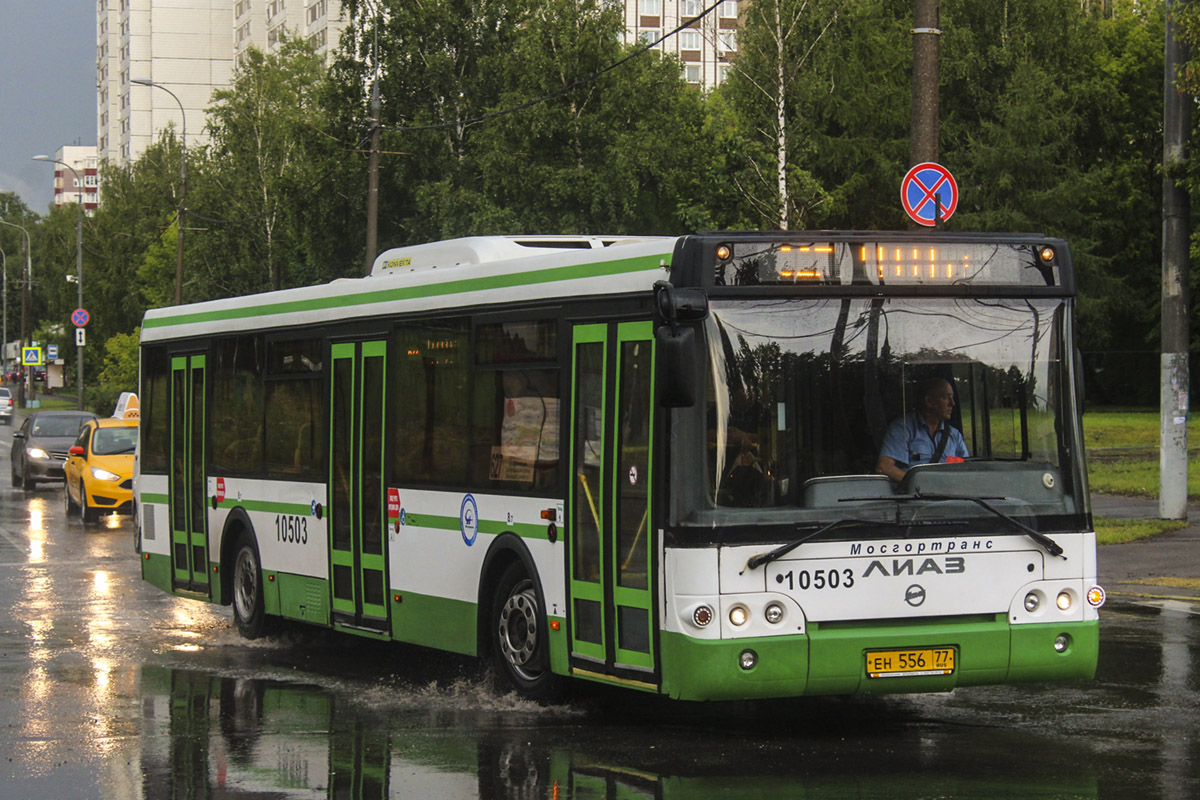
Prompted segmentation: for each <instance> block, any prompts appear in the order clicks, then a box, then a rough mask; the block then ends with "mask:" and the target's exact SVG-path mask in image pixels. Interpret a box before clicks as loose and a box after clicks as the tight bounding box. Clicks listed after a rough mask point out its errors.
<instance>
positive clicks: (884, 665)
mask: <svg viewBox="0 0 1200 800" xmlns="http://www.w3.org/2000/svg"><path fill="white" fill-rule="evenodd" d="M952 674H954V648H952V647H928V648H922V649H918V650H876V651H874V652H870V653H867V677H868V678H915V677H918V676H921V675H952Z"/></svg>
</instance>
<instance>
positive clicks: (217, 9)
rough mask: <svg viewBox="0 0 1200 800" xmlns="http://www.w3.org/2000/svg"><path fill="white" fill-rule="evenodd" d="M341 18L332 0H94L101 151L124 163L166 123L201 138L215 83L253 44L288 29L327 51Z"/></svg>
mask: <svg viewBox="0 0 1200 800" xmlns="http://www.w3.org/2000/svg"><path fill="white" fill-rule="evenodd" d="M342 16H343V15H342V7H341V3H340V2H339V0H96V87H97V89H96V151H97V154H98V156H99V157H100V158H105V159H108V160H109V161H111V162H112V163H114V164H122V165H125V164H129V163H130V162H132V161H135V160H137V158H138V156H140V155H141V154H142V152H143V151H144V150H145V149H146V147H148V146H149V145H150V144H151V143H152V142H153V141H154V140H155V138H156V137H157V136H159V135H160V134H161V133H162V131H164V130H166V129H167V128H168V127H170V126H173V127H174V130H175V131H176V132H177V133H179V134H181V135H182V134H186V136H185V139H186V143H187V145H188V146H189V147H191V146H193V145H198V144H203V143H204V142H205V141H206V137H205V134H204V125H205V114H206V112H207V110H208V108H209V105H210V104H211V101H212V93H213V90H215V89H220V88H224V87H227V86H229V84H230V81H231V79H232V77H233V72H234V68H235V66H236V65H237V63H238V60H239V58H240V57H242V56H243V54H244V53H245V52H246V51H247V50H248V49H249V48H250V47H256V48H258V49H259V50H262V51H265V52H270V51H271V50H273V49H275V48H276V47H277V46H278V45H279V42H280V41H281V39H282V37H283V36H284V34H285V33H286V34H287V35H290V36H303V37H304V38H305V39H307V40H308V41H309V42H311V43H312V44H313V45H314V47H316V49H317V51H318V52H325V51H327V50H329V49H330V48H332V47H336V45H337V41H338V37H339V35H340V33H341V30H342V27H343V25H344V22H343V19H342ZM139 80H140V81H150V82H152V83H153V85H145V84H139V83H138V82H137V81H139Z"/></svg>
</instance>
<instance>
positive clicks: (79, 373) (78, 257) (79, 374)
mask: <svg viewBox="0 0 1200 800" xmlns="http://www.w3.org/2000/svg"><path fill="white" fill-rule="evenodd" d="M33 160H34V161H48V162H50V163H53V164H62V165H63V166H64V167H66V168H67V169H69V170H71V174H72V175H74V176H75V185H76V186H77V187H78V188H79V192H78V194H77V195H76V196H75V201H76V204H77V205H78V206H79V216H78V217H77V218H76V219H75V291H76V294H77V297H78V300H79V305H78V306H76V307H77V308H83V194H84V192H83V181H81V180H80V179H79V173H78V172H76V171H75V168H74V167H72V166H71V165H70V164H68V163H67V162H65V161H59V160H58V159H57V158H51V157H50V156H34V157H33ZM75 383H76V389H75V391H76V398H75V403H76V407H77V408H78V409H79V410H80V411H83V342H82V341H80V339H79V338H78V334H77V335H76V339H75Z"/></svg>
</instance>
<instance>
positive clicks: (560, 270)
mask: <svg viewBox="0 0 1200 800" xmlns="http://www.w3.org/2000/svg"><path fill="white" fill-rule="evenodd" d="M662 258H663V256H661V255H657V256H649V257H640V258H626V259H617V260H613V261H603V262H599V263H590V264H578V265H574V266H569V267H553V268H550V269H544V270H538V271H536V272H517V273H512V274H508V275H492V276H490V277H485V278H472V279H470V280H457V281H447V282H445V283H434V284H427V285H424V286H411V287H397V288H391V289H382V290H380V291H375V292H362V293H359V294H349V295H334V296H332V297H328V296H326V297H314V298H311V299H309V300H292V301H286V302H281V303H265V304H263V305H255V306H243V307H240V308H223V309H219V310H215V311H198V312H193V313H190V314H178V315H175V316H168V317H158V318H147V319H145V320H144V321H143V322H142V326H143V327H144V328H162V327H167V326H170V325H192V324H198V323H203V322H222V321H227V320H233V319H241V318H244V317H259V316H264V317H265V316H273V315H278V314H294V313H298V312H304V311H324V310H327V309H332V308H344V307H351V306H363V305H370V304H372V303H392V302H401V301H404V300H419V299H424V298H429V297H441V296H445V295H453V294H460V293H463V292H478V291H482V290H487V289H509V288H512V287H516V286H533V285H537V284H540V283H556V282H560V281H568V280H574V279H578V278H597V277H605V276H610V275H621V274H625V273H630V272H642V271H648V270H652V269H657V268H658V267H659V261H660V260H661V259H662Z"/></svg>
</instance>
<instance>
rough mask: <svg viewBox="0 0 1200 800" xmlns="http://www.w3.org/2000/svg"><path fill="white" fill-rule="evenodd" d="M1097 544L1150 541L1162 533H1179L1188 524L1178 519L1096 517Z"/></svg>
mask: <svg viewBox="0 0 1200 800" xmlns="http://www.w3.org/2000/svg"><path fill="white" fill-rule="evenodd" d="M1094 522H1095V523H1096V543H1097V544H1101V545H1104V544H1124V543H1125V542H1135V541H1137V540H1138V539H1149V538H1150V537H1151V536H1158V535H1159V534H1160V533H1167V532H1168V531H1177V530H1179V529H1180V528H1184V527H1186V526H1187V523H1186V522H1184V521H1182V520H1177V519H1106V518H1104V517H1096V518H1095V520H1094Z"/></svg>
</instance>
